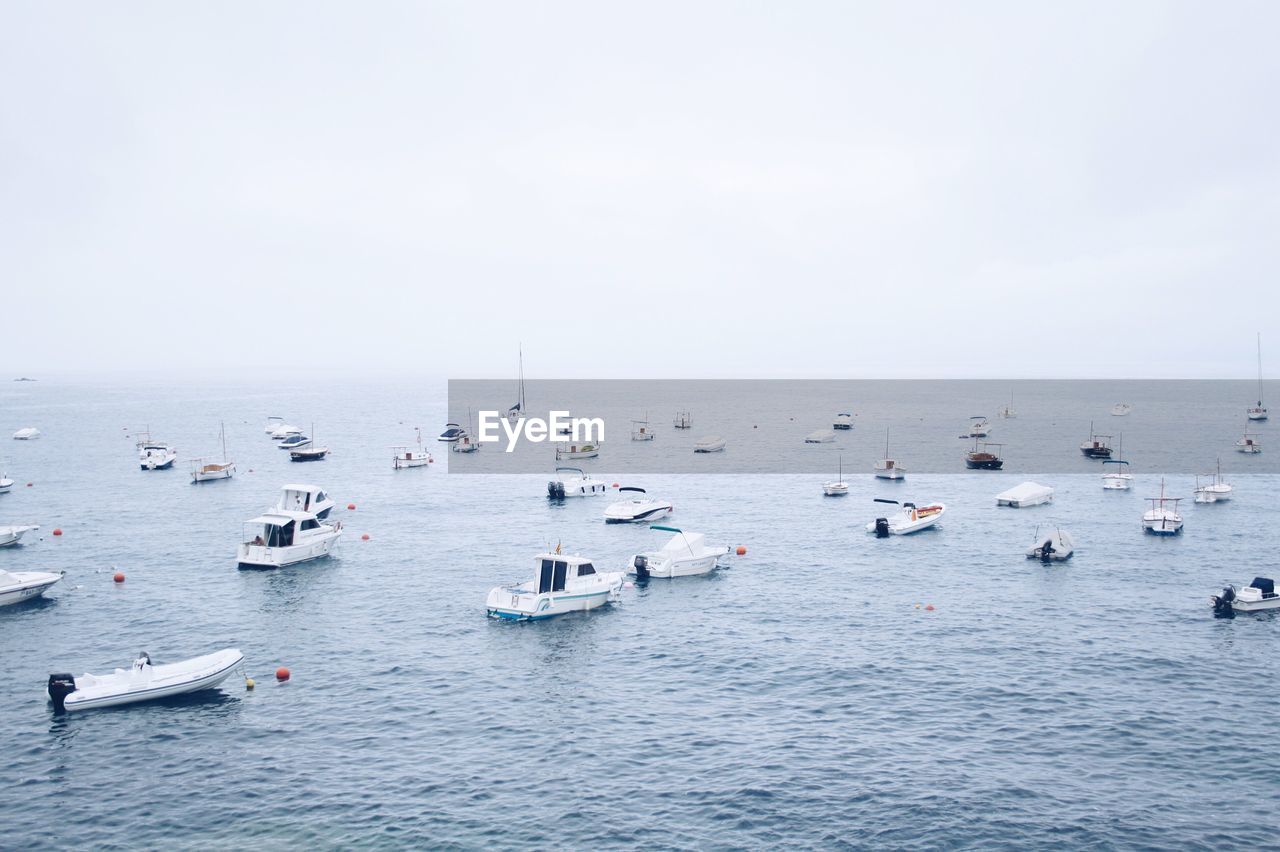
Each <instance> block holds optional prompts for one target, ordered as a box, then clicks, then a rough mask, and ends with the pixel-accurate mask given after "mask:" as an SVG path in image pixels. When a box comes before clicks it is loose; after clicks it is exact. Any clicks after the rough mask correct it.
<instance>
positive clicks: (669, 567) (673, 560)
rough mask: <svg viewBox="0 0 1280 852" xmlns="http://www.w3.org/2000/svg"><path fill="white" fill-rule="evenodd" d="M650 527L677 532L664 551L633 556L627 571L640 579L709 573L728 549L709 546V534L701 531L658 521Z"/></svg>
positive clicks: (664, 547)
mask: <svg viewBox="0 0 1280 852" xmlns="http://www.w3.org/2000/svg"><path fill="white" fill-rule="evenodd" d="M649 529H651V530H661V531H662V532H670V533H675V535H674V536H672V537H671V540H670V541H668V542H667V543H666V544H665V545H663V546H662V549H661V550H658V551H650V552H647V553H637V554H636V555H635V556H632V557H631V561H630V562H628V563H627V573H628V574H635V575H636V577H637V578H638V579H641V580H647V579H648V578H650V577H657V578H660V579H668V578H671V577H694V576H697V575H699V574H710V573H711V572H712V571H714V570H715V567H716V562H717V560H719V559H720V557H721V556H724V555H725V554H727V553H728V552H729V548H727V547H707V543H706V536H704V535H703V534H702V533H687V532H684V531H682V530H680V529H678V528H676V527H663V526H658V525H656V524H655V525H654V526H651V527H649Z"/></svg>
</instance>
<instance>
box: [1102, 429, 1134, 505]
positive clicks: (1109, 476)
mask: <svg viewBox="0 0 1280 852" xmlns="http://www.w3.org/2000/svg"><path fill="white" fill-rule="evenodd" d="M1123 455H1124V435H1123V434H1122V435H1121V436H1120V447H1119V449H1118V450H1117V451H1116V458H1114V459H1107V460H1105V461H1103V463H1102V471H1103V473H1102V487H1103V489H1105V490H1107V491H1128V490H1129V489H1130V488H1132V487H1133V474H1132V473H1129V463H1128V462H1127V461H1124V460H1123V458H1121V457H1122V456H1123ZM1107 465H1111V467H1108V466H1107Z"/></svg>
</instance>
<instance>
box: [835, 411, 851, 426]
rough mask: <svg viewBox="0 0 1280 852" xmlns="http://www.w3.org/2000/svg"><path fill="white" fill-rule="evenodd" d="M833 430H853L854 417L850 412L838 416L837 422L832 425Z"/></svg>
mask: <svg viewBox="0 0 1280 852" xmlns="http://www.w3.org/2000/svg"><path fill="white" fill-rule="evenodd" d="M831 428H832V429H840V430H842V431H843V430H848V429H852V428H853V415H852V414H849V413H848V412H844V411H842V412H840V413H839V414H837V415H836V422H835V423H832V424H831Z"/></svg>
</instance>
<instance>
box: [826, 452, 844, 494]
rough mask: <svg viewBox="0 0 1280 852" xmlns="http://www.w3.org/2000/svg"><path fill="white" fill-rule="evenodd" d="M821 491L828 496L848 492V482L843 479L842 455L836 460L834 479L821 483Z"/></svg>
mask: <svg viewBox="0 0 1280 852" xmlns="http://www.w3.org/2000/svg"><path fill="white" fill-rule="evenodd" d="M822 493H823V494H825V495H827V496H828V497H844V496H845V495H846V494H848V493H849V483H847V482H845V481H844V456H840V457H839V459H838V461H837V462H836V478H835V481H834V482H824V483H822Z"/></svg>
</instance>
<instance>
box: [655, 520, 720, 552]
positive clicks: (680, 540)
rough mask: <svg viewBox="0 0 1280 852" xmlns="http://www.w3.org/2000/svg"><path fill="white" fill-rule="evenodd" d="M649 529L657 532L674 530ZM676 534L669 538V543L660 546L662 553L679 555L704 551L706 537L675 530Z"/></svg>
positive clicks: (673, 528)
mask: <svg viewBox="0 0 1280 852" xmlns="http://www.w3.org/2000/svg"><path fill="white" fill-rule="evenodd" d="M649 529H653V530H657V529H661V530H675V527H656V526H655V527H650V528H649ZM675 532H676V534H675V535H674V536H672V537H671V541H669V542H667V543H666V544H664V545H662V552H663V553H670V554H672V555H680V554H688V553H693V554H700V553H702V551H703V550H705V549H706V538H707V537H706V536H705V535H703V534H702V533H687V532H681V531H680V530H675Z"/></svg>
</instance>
